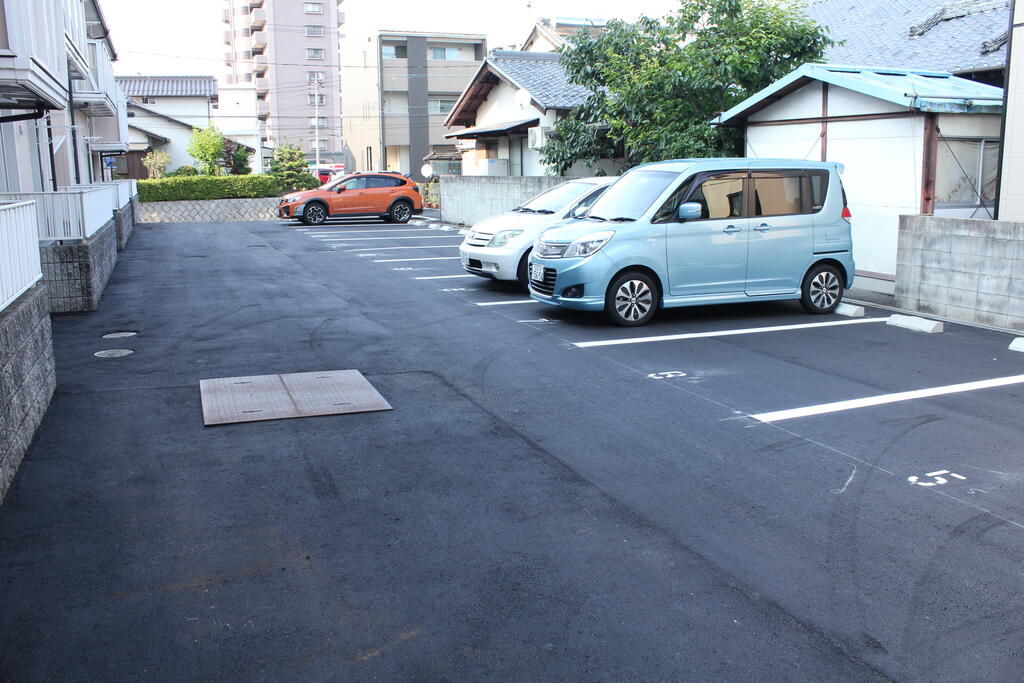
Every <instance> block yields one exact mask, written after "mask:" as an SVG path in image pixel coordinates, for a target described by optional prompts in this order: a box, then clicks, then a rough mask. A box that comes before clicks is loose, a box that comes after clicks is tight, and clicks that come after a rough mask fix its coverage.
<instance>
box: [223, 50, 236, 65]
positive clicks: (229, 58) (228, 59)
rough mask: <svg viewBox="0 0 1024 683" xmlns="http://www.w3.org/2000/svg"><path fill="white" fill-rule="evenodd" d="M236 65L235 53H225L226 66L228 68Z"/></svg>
mask: <svg viewBox="0 0 1024 683" xmlns="http://www.w3.org/2000/svg"><path fill="white" fill-rule="evenodd" d="M234 63H235V53H234V52H225V53H224V64H225V65H227V66H231V65H232V64H234Z"/></svg>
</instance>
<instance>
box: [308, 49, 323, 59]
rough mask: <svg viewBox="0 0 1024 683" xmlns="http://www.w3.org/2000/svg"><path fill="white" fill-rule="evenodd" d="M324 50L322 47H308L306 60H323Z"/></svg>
mask: <svg viewBox="0 0 1024 683" xmlns="http://www.w3.org/2000/svg"><path fill="white" fill-rule="evenodd" d="M323 58H324V49H323V48H322V47H307V48H306V59H323Z"/></svg>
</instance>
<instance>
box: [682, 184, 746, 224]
mask: <svg viewBox="0 0 1024 683" xmlns="http://www.w3.org/2000/svg"><path fill="white" fill-rule="evenodd" d="M746 178H747V174H746V172H740V173H736V172H734V173H719V174H716V175H713V176H710V177H708V178H706V179H705V180H704V182H702V183H701V184H700V186H699V187H698V188H697V189H696V190H695V191H694V192H693V194H691V195H690V197H689V199H687V200H686V201H688V202H696V203H698V204H700V205H701V216H700V217H701V218H708V219H716V218H739V217H741V216H743V182H744V181H745V180H746Z"/></svg>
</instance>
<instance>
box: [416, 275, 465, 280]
mask: <svg viewBox="0 0 1024 683" xmlns="http://www.w3.org/2000/svg"><path fill="white" fill-rule="evenodd" d="M457 277H477V276H476V275H424V276H422V277H414V278H413V279H414V280H454V279H455V278H457Z"/></svg>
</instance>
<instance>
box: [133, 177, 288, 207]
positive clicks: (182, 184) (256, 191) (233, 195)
mask: <svg viewBox="0 0 1024 683" xmlns="http://www.w3.org/2000/svg"><path fill="white" fill-rule="evenodd" d="M279 194H281V187H280V185H279V184H278V182H277V180H276V179H275V178H274V177H272V176H269V175H235V176H195V177H191V178H188V177H177V178H161V179H159V180H140V181H139V201H142V202H173V201H182V200H195V199H243V198H251V197H276V196H278V195H279Z"/></svg>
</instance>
